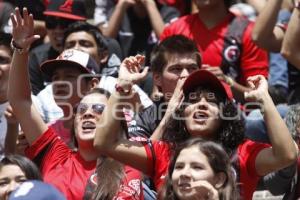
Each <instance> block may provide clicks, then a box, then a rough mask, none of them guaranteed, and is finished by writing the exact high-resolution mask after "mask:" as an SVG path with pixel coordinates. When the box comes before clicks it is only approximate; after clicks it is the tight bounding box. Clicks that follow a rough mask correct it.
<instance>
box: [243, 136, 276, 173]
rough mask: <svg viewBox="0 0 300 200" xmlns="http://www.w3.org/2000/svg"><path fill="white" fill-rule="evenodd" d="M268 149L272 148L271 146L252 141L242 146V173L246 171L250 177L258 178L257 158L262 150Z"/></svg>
mask: <svg viewBox="0 0 300 200" xmlns="http://www.w3.org/2000/svg"><path fill="white" fill-rule="evenodd" d="M268 147H270V145H269V144H265V143H257V142H254V141H251V140H247V141H246V142H244V143H243V144H241V145H240V146H239V149H238V152H239V161H240V167H241V171H242V170H246V171H245V172H246V173H247V174H248V176H249V177H253V178H254V177H258V176H259V175H258V174H257V172H256V167H255V161H256V157H257V154H258V153H259V152H260V151H261V150H262V149H264V148H268Z"/></svg>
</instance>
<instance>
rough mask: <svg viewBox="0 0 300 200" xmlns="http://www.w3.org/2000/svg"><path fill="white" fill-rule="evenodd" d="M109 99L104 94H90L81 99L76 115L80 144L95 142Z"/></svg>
mask: <svg viewBox="0 0 300 200" xmlns="http://www.w3.org/2000/svg"><path fill="white" fill-rule="evenodd" d="M107 101H108V99H107V98H106V96H105V95H103V94H89V95H87V96H85V97H84V98H83V99H82V100H81V101H80V104H79V105H78V106H77V109H76V116H75V134H76V138H77V141H78V144H79V146H80V144H83V143H92V142H93V139H94V136H95V132H96V126H97V123H98V122H99V120H100V117H101V115H102V112H103V110H104V108H105V106H107Z"/></svg>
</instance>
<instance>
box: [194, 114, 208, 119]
mask: <svg viewBox="0 0 300 200" xmlns="http://www.w3.org/2000/svg"><path fill="white" fill-rule="evenodd" d="M194 118H196V119H207V118H208V116H207V115H205V114H204V113H199V112H197V113H195V114H194Z"/></svg>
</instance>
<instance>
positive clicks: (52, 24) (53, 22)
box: [45, 17, 75, 29]
mask: <svg viewBox="0 0 300 200" xmlns="http://www.w3.org/2000/svg"><path fill="white" fill-rule="evenodd" d="M74 22H75V21H74V20H68V19H63V18H55V17H46V19H45V24H46V28H47V29H54V28H56V27H57V26H60V27H62V28H67V27H68V26H69V25H70V24H72V23H74Z"/></svg>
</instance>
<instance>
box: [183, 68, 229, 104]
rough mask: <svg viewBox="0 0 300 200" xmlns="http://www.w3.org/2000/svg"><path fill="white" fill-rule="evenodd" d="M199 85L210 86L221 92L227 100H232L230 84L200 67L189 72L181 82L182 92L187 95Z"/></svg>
mask: <svg viewBox="0 0 300 200" xmlns="http://www.w3.org/2000/svg"><path fill="white" fill-rule="evenodd" d="M199 86H204V87H205V86H207V87H209V88H212V89H214V90H215V91H216V92H220V93H221V94H223V95H224V96H225V97H226V98H227V99H228V100H233V95H232V91H231V88H230V86H229V85H228V84H227V83H225V82H224V81H220V80H219V79H218V78H217V77H216V76H215V75H214V74H213V73H211V72H209V71H207V70H204V69H200V70H197V71H195V72H193V73H191V74H190V75H189V76H188V77H187V79H186V80H185V82H184V84H183V93H184V94H185V95H187V94H189V93H190V92H192V91H193V90H195V89H196V88H197V87H199Z"/></svg>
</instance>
